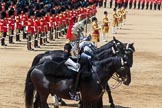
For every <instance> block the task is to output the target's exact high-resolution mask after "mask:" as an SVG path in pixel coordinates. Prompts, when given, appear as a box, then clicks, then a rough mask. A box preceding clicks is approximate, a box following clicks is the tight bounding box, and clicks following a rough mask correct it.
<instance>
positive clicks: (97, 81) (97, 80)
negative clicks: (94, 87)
mask: <svg viewBox="0 0 162 108" xmlns="http://www.w3.org/2000/svg"><path fill="white" fill-rule="evenodd" d="M91 71H92V73H94V74H95V75H96V78H97V79H96V83H97V84H98V85H99V86H100V87H101V90H102V92H101V93H100V95H99V97H101V96H102V95H103V93H104V92H105V87H104V86H103V85H102V84H101V80H100V78H99V76H98V74H97V72H96V71H94V68H93V67H92V69H91Z"/></svg>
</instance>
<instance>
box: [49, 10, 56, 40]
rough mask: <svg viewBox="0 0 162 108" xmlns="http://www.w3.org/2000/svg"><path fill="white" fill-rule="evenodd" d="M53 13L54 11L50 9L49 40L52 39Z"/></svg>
mask: <svg viewBox="0 0 162 108" xmlns="http://www.w3.org/2000/svg"><path fill="white" fill-rule="evenodd" d="M54 13H55V11H54V10H53V9H52V10H51V11H50V17H49V30H50V34H49V40H51V41H54V37H53V33H54Z"/></svg>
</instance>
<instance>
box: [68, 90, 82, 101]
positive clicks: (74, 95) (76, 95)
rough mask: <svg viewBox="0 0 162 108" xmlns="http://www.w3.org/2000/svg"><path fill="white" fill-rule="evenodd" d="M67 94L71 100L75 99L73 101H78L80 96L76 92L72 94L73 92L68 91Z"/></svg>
mask: <svg viewBox="0 0 162 108" xmlns="http://www.w3.org/2000/svg"><path fill="white" fill-rule="evenodd" d="M69 95H70V97H71V99H72V100H75V101H79V100H80V97H79V94H78V93H75V94H73V93H71V92H69Z"/></svg>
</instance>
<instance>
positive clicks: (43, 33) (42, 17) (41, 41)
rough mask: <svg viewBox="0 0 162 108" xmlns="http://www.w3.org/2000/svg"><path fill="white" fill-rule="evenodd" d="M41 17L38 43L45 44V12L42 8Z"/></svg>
mask: <svg viewBox="0 0 162 108" xmlns="http://www.w3.org/2000/svg"><path fill="white" fill-rule="evenodd" d="M40 13H41V17H40V20H39V22H40V31H41V32H40V45H45V38H46V37H45V27H44V15H45V12H44V11H43V10H42V11H41V12H40Z"/></svg>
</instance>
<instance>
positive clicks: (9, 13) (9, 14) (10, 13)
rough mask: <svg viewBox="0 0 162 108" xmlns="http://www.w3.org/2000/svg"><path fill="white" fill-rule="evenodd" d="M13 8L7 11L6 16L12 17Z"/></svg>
mask: <svg viewBox="0 0 162 108" xmlns="http://www.w3.org/2000/svg"><path fill="white" fill-rule="evenodd" d="M14 12H15V10H14V8H10V9H9V11H8V16H9V17H11V16H12V15H14Z"/></svg>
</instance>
